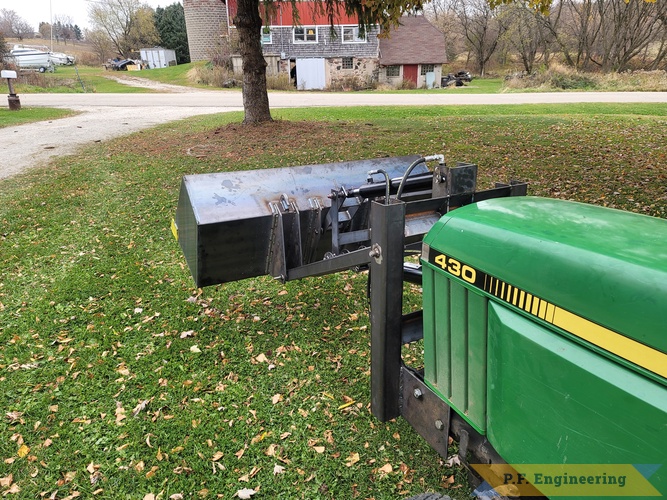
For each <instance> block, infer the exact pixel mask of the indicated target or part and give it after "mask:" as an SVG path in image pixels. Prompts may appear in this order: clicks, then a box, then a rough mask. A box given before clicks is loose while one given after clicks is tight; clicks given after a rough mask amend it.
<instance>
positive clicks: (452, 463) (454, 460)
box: [445, 455, 461, 467]
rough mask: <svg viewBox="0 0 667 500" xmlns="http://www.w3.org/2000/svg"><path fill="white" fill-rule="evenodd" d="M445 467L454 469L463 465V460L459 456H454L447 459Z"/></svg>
mask: <svg viewBox="0 0 667 500" xmlns="http://www.w3.org/2000/svg"><path fill="white" fill-rule="evenodd" d="M445 465H446V466H447V467H454V466H455V465H461V459H460V458H459V456H458V455H452V456H451V457H449V458H448V459H447V461H446V462H445Z"/></svg>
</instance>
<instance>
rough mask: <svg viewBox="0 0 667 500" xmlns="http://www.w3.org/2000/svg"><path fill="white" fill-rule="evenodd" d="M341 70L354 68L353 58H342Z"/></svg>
mask: <svg viewBox="0 0 667 500" xmlns="http://www.w3.org/2000/svg"><path fill="white" fill-rule="evenodd" d="M342 66H343V69H353V68H354V58H353V57H343V65H342Z"/></svg>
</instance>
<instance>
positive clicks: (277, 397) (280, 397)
mask: <svg viewBox="0 0 667 500" xmlns="http://www.w3.org/2000/svg"><path fill="white" fill-rule="evenodd" d="M282 400H283V395H282V394H274V395H273V397H272V398H271V402H272V403H273V404H274V405H275V404H277V403H280V402H281V401H282Z"/></svg>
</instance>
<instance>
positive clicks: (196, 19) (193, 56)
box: [183, 0, 228, 61]
mask: <svg viewBox="0 0 667 500" xmlns="http://www.w3.org/2000/svg"><path fill="white" fill-rule="evenodd" d="M183 10H184V11H185V26H186V28H187V31H188V45H189V48H190V60H191V61H204V60H210V59H211V56H212V54H214V53H215V52H216V50H219V46H220V43H221V37H223V36H224V37H226V36H227V29H228V24H227V5H226V4H225V2H223V1H222V0H183Z"/></svg>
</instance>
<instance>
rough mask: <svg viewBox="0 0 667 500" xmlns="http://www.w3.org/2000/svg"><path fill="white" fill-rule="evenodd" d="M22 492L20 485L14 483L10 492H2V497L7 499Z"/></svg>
mask: <svg viewBox="0 0 667 500" xmlns="http://www.w3.org/2000/svg"><path fill="white" fill-rule="evenodd" d="M20 491H21V488H19V485H18V484H16V483H14V484H12V485H11V486H10V488H9V489H8V490H5V491H3V492H2V496H3V497H5V496H7V495H13V494H15V493H18V492H20Z"/></svg>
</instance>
